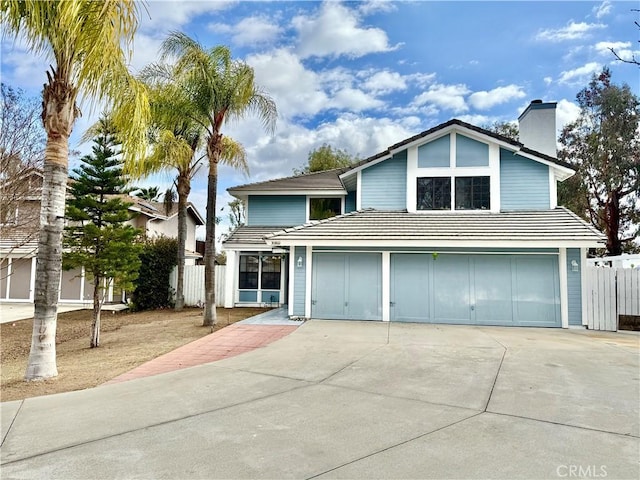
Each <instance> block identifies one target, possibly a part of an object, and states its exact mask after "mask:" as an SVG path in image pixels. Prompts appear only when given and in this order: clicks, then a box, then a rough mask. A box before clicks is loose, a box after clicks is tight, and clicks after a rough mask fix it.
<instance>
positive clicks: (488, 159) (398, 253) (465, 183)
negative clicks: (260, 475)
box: [223, 101, 604, 328]
mask: <svg viewBox="0 0 640 480" xmlns="http://www.w3.org/2000/svg"><path fill="white" fill-rule="evenodd" d="M555 108H556V104H555V103H542V102H541V101H534V102H532V103H531V104H530V105H529V106H528V107H527V109H526V110H525V111H524V113H523V114H522V115H521V116H520V118H519V122H520V140H521V142H522V143H519V142H517V141H514V140H511V139H509V138H506V137H503V136H501V135H498V134H495V133H492V132H490V131H487V130H484V129H481V128H478V127H475V126H473V125H470V124H468V123H465V122H462V121H460V120H451V121H449V122H446V123H443V124H441V125H438V126H437V127H434V128H431V129H429V130H427V131H424V132H422V133H420V134H418V135H415V136H413V137H411V138H408V139H406V140H403V141H402V142H400V143H397V144H395V145H392V146H391V147H389V148H388V149H387V150H385V151H384V152H380V153H379V154H377V155H374V156H373V157H370V158H368V159H366V160H363V161H361V162H359V163H358V164H356V165H354V166H353V167H350V168H345V169H339V170H331V171H327V172H320V173H312V174H308V175H301V176H295V177H289V178H283V179H277V180H271V181H267V182H261V183H254V184H249V185H243V186H239V187H235V188H230V189H229V192H230V193H231V194H232V195H234V196H235V197H237V198H240V199H242V200H243V201H244V202H245V205H246V209H247V223H246V226H243V227H240V228H239V229H237V230H236V231H235V232H234V233H233V234H232V235H231V236H230V237H229V238H228V239H227V240H226V241H225V242H224V244H223V247H224V249H225V250H226V252H227V266H228V267H229V268H228V271H227V273H226V279H227V283H226V285H225V288H226V290H225V299H226V301H225V305H224V306H225V307H232V306H242V305H256V304H265V303H273V302H274V301H275V302H278V303H279V304H287V305H288V311H289V315H290V316H291V317H303V318H319V319H354V320H382V321H399V322H426V323H451V324H477V325H519V326H545V327H565V328H566V327H569V326H581V325H583V315H582V312H583V310H584V309H583V297H584V295H583V293H582V292H583V290H582V288H583V285H584V277H583V274H584V268H583V267H584V266H585V264H586V256H587V250H588V249H589V248H594V247H601V246H602V245H603V243H604V236H603V235H602V234H601V233H600V232H598V231H597V230H596V229H594V228H593V227H591V226H590V225H588V224H587V223H586V222H584V221H583V220H581V219H580V218H578V217H577V216H576V215H574V214H573V213H571V212H570V211H569V210H567V209H566V208H563V207H558V206H557V193H556V186H557V183H558V182H560V181H563V180H566V179H567V178H569V177H570V176H571V175H573V174H574V171H573V170H572V169H571V168H570V167H569V166H568V165H567V164H565V163H563V162H560V161H558V160H557V159H556V122H555ZM319 203H322V205H323V207H322V209H323V210H327V208H328V209H330V210H332V211H333V212H334V213H335V215H336V216H334V217H332V218H328V219H326V220H320V221H314V218H313V213H312V212H315V211H317V210H318V208H316V207H317V205H318V204H319Z"/></svg>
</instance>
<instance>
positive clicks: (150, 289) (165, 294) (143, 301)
mask: <svg viewBox="0 0 640 480" xmlns="http://www.w3.org/2000/svg"><path fill="white" fill-rule="evenodd" d="M140 260H141V262H142V265H140V271H139V274H138V279H137V280H136V281H135V290H134V291H133V295H132V298H131V301H132V304H133V310H149V309H154V308H167V307H172V306H173V292H172V289H171V286H170V283H169V277H170V275H171V270H173V268H174V267H175V266H176V265H177V264H178V240H176V239H175V238H167V237H160V238H156V239H153V240H147V241H146V242H145V243H144V247H143V249H142V253H141V254H140Z"/></svg>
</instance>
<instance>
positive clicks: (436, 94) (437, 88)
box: [412, 83, 471, 113]
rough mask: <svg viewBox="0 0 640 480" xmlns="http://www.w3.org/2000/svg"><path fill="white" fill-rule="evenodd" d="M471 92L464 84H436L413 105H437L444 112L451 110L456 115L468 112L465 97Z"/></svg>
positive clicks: (414, 101) (419, 96)
mask: <svg viewBox="0 0 640 480" xmlns="http://www.w3.org/2000/svg"><path fill="white" fill-rule="evenodd" d="M470 92H471V91H470V90H469V88H468V87H467V86H466V85H464V84H458V85H443V84H440V83H435V84H433V85H431V86H430V87H429V89H428V90H427V91H426V92H423V93H421V94H420V95H418V96H417V97H416V98H414V100H413V102H412V104H413V105H414V106H418V107H420V106H423V105H435V106H437V107H439V108H441V109H443V110H451V111H453V112H456V113H458V112H466V111H467V110H469V107H468V106H467V104H466V102H465V99H464V97H465V95H468V94H469V93H470Z"/></svg>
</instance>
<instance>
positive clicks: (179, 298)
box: [175, 175, 191, 312]
mask: <svg viewBox="0 0 640 480" xmlns="http://www.w3.org/2000/svg"><path fill="white" fill-rule="evenodd" d="M190 190H191V187H190V185H189V178H188V177H184V176H182V175H179V176H178V281H177V285H176V305H175V309H176V311H178V312H179V311H181V310H182V309H183V308H184V264H185V248H186V245H187V199H188V198H189V193H190Z"/></svg>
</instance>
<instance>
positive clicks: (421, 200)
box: [417, 177, 451, 210]
mask: <svg viewBox="0 0 640 480" xmlns="http://www.w3.org/2000/svg"><path fill="white" fill-rule="evenodd" d="M417 193H418V204H417V208H418V210H450V209H451V178H450V177H421V178H418V192H417Z"/></svg>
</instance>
